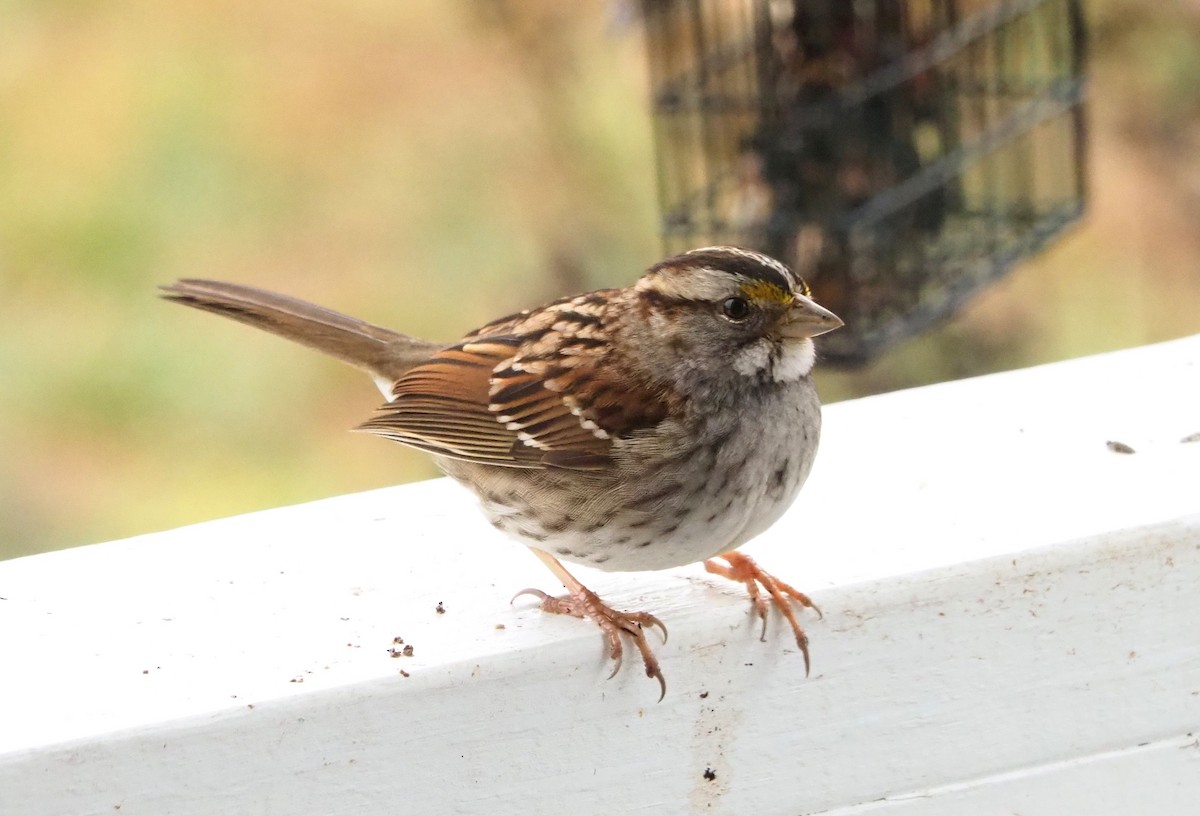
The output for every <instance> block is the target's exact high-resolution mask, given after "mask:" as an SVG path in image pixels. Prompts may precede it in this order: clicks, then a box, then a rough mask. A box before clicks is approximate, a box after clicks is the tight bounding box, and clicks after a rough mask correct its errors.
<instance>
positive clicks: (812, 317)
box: [779, 295, 845, 340]
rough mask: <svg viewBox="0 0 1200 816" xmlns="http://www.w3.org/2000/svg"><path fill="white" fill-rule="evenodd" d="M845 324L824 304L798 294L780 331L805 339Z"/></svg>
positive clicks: (796, 338)
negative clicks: (821, 304) (820, 304)
mask: <svg viewBox="0 0 1200 816" xmlns="http://www.w3.org/2000/svg"><path fill="white" fill-rule="evenodd" d="M843 325H845V324H844V323H842V319H841V318H840V317H838V316H837V315H835V314H834V313H833V312H831V311H829V310H828V309H826V308H825V307H824V306H818V305H817V302H816V301H814V300H813V299H812V298H808V297H805V296H804V295H796V299H795V300H794V301H792V307H791V309H790V310H789V311H788V313H787V316H786V317H785V318H784V323H783V326H782V327H780V330H779V333H780V334H782V335H783V336H784V337H789V338H792V339H794V340H803V339H804V338H806V337H816V336H817V335H818V334H824V333H825V332H831V331H833V330H834V329H837V328H841V327H842V326H843Z"/></svg>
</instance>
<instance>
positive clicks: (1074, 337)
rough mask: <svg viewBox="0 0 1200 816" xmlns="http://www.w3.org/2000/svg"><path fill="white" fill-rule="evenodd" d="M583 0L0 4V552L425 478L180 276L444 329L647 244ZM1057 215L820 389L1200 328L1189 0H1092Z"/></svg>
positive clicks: (344, 396)
mask: <svg viewBox="0 0 1200 816" xmlns="http://www.w3.org/2000/svg"><path fill="white" fill-rule="evenodd" d="M628 8H629V6H627V5H621V4H619V3H608V2H600V0H589V2H584V3H573V4H564V3H560V2H556V0H522V2H520V3H518V2H515V0H508V1H507V2H495V3H479V2H475V1H474V0H418V2H410V3H388V2H381V0H339V1H338V2H333V1H332V0H307V2H301V3H299V4H295V3H289V4H284V3H279V2H275V0H259V2H254V3H234V2H228V0H216V1H215V2H213V1H211V0H210V2H204V3H200V2H192V1H191V0H179V2H174V3H164V4H154V3H146V2H137V1H136V0H113V2H110V3H79V2H51V0H0V420H2V421H0V557H12V556H16V555H21V554H25V553H30V552H36V551H40V550H45V549H52V548H56V547H63V546H70V545H75V544H84V543H91V542H95V541H102V540H106V539H112V538H117V537H122V536H127V535H132V534H136V533H139V532H148V531H152V530H156V529H162V528H165V527H171V526H176V525H179V524H184V523H188V522H192V521H198V520H201V519H205V518H212V517H216V516H222V515H228V514H232V513H237V512H243V511H248V510H253V509H257V508H263V507H269V506H274V505H280V504H287V503H293V502H298V501H304V500H309V499H316V498H320V497H323V496H328V495H334V494H337V493H344V492H350V491H354V490H362V489H366V488H369V487H373V486H381V485H386V484H391V483H395V482H399V481H403V480H407V479H414V478H421V477H425V476H429V475H432V474H433V473H434V470H433V468H432V466H431V465H430V464H429V463H428V461H427V459H426V458H425V457H424V456H422V455H420V454H417V453H415V452H411V451H406V450H404V449H402V448H399V447H397V446H394V445H388V444H386V443H384V442H382V441H381V440H378V439H374V438H370V437H366V436H360V435H349V434H345V433H343V432H342V429H344V428H347V427H351V426H353V425H354V424H356V423H357V422H358V421H360V420H361V419H363V418H364V417H365V416H366V415H368V414H369V412H370V410H371V409H372V408H373V407H374V406H375V405H376V403H378V402H379V397H378V394H377V392H375V391H374V390H373V388H372V386H371V385H370V383H368V382H367V381H366V380H365V378H362V377H361V376H360V375H358V374H357V373H356V372H353V371H350V370H347V369H344V368H342V367H341V366H339V365H338V364H337V363H334V362H330V361H326V360H322V359H320V358H319V357H317V356H314V355H312V354H310V353H309V352H307V351H306V350H303V349H299V348H290V347H288V346H287V345H286V344H284V343H282V342H279V341H275V340H272V339H270V338H267V337H265V336H260V335H258V334H255V333H252V332H251V331H250V330H247V329H244V328H242V327H238V326H234V325H231V324H227V323H222V322H220V321H216V320H213V319H211V318H209V317H207V316H201V315H199V314H196V313H192V312H188V311H184V310H182V309H178V308H175V307H170V306H167V305H165V304H163V303H161V302H160V301H158V300H157V299H156V298H155V297H154V287H155V285H157V284H159V283H164V282H168V281H170V280H172V279H174V278H176V277H185V276H203V277H218V278H226V279H230V280H238V281H243V282H247V283H252V284H255V285H260V286H265V287H268V288H275V289H279V290H282V291H286V292H289V293H293V294H296V295H299V296H302V297H306V298H309V299H311V300H315V301H317V302H320V303H323V304H327V305H330V306H332V307H334V308H337V309H340V310H343V311H347V312H350V313H353V314H357V315H361V316H363V317H365V318H367V319H371V320H375V321H377V322H380V323H383V324H385V325H389V326H394V327H397V328H401V329H404V330H407V331H411V332H413V333H416V334H423V335H427V336H430V337H437V338H445V339H452V338H453V337H455V336H457V335H458V334H459V333H461V332H463V331H465V330H467V329H470V328H472V327H473V326H475V325H478V324H479V323H482V322H484V321H485V320H487V319H488V318H490V317H492V316H495V315H496V314H499V313H502V312H505V311H511V310H514V309H517V308H521V307H524V306H528V305H531V304H533V303H537V302H539V301H542V300H545V299H548V298H550V297H553V296H556V295H558V294H562V293H565V292H567V291H572V290H577V289H584V288H591V287H596V286H604V285H619V284H623V283H627V282H629V281H630V280H632V279H633V278H634V277H635V276H636V275H637V274H638V272H639V271H640V270H641V269H642V268H644V267H645V266H646V265H648V264H649V263H651V262H653V261H654V260H655V259H656V256H657V255H658V254H659V251H660V250H659V242H658V238H657V236H656V219H657V214H656V209H655V207H656V202H655V200H654V190H655V183H654V168H653V165H652V150H651V143H650V138H651V137H650V124H649V117H648V101H647V88H648V83H647V80H646V76H645V66H644V58H643V53H642V42H641V39H640V36H639V30H638V27H637V24H636V21H634V20H631V18H630V15H629V14H628ZM1090 12H1091V17H1092V21H1093V26H1094V28H1093V77H1094V81H1093V83H1092V97H1091V108H1090V112H1091V119H1092V134H1093V145H1092V147H1093V149H1092V156H1091V159H1092V161H1091V166H1092V190H1093V196H1092V202H1091V206H1090V211H1089V216H1088V218H1087V220H1086V222H1085V224H1084V225H1083V226H1081V227H1080V228H1078V229H1077V230H1075V231H1074V232H1073V233H1072V234H1071V235H1070V236H1069V237H1068V238H1067V239H1065V240H1064V241H1062V242H1061V243H1059V244H1058V245H1056V246H1055V247H1054V248H1053V249H1051V250H1050V251H1048V252H1046V253H1044V254H1043V255H1042V256H1040V257H1039V258H1037V259H1036V260H1034V261H1033V262H1031V263H1028V264H1025V265H1024V266H1023V267H1022V268H1021V269H1020V270H1018V271H1017V272H1016V273H1014V274H1013V275H1012V276H1010V277H1009V278H1008V279H1006V280H1005V281H1003V282H1002V283H1000V284H999V285H997V286H996V287H994V288H993V289H992V290H990V291H989V292H987V293H986V294H984V295H983V296H981V297H980V298H979V299H978V300H977V301H976V302H975V303H973V304H972V306H971V308H970V309H969V310H968V311H967V312H966V313H964V314H963V315H961V316H960V317H959V318H958V319H956V320H955V321H954V322H952V323H950V324H948V325H946V326H945V327H943V328H942V329H940V330H938V331H935V332H933V333H931V334H929V335H927V336H925V337H923V338H921V339H919V340H916V341H912V342H910V343H907V344H905V345H904V346H903V347H901V348H900V349H898V350H897V351H895V352H894V353H892V354H889V355H888V356H887V357H885V358H884V359H882V360H880V361H879V362H877V363H876V364H874V365H872V366H871V367H870V368H868V369H866V370H863V371H860V372H854V373H849V374H846V373H825V374H823V375H822V387H823V391H824V393H825V396H826V399H827V400H831V399H840V398H846V397H849V396H854V395H858V394H866V393H872V392H876V391H881V390H887V389H892V388H900V387H905V386H909V385H914V384H920V383H926V382H934V381H938V380H943V379H949V378H954V377H962V376H969V375H973V374H978V373H983V372H988V371H994V370H999V369H1005V368H1013V367H1017V366H1022V365H1028V364H1032V363H1037V362H1043V361H1048V360H1054V359H1062V358H1066V357H1071V356H1077V355H1080V354H1086V353H1092V352H1097V351H1104V350H1108V349H1114V348H1120V347H1124V346H1130V345H1136V344H1139V343H1145V342H1151V341H1155V340H1161V339H1167V338H1170V337H1176V336H1180V335H1183V334H1187V333H1191V332H1195V331H1198V330H1200V280H1198V278H1200V230H1197V229H1196V224H1198V223H1200V81H1198V80H1200V3H1197V2H1195V0H1186V1H1185V0H1166V1H1165V2H1162V3H1155V4H1147V3H1138V2H1133V0H1095V2H1093V4H1092V6H1091V9H1090Z"/></svg>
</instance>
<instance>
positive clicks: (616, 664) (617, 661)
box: [604, 649, 625, 680]
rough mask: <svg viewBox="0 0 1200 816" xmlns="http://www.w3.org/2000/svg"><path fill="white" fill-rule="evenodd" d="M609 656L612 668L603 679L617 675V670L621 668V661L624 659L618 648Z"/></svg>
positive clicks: (610, 678) (609, 678)
mask: <svg viewBox="0 0 1200 816" xmlns="http://www.w3.org/2000/svg"><path fill="white" fill-rule="evenodd" d="M609 657H611V658H612V662H613V670H612V671H610V672H609V673H608V677H605V678H604V679H605V680H612V679H613V678H614V677H616V676H617V672H619V671H620V670H621V662H622V661H623V660H624V659H625V658H624V655H622V654H621V651H620V650H619V649H618V650H617V653H616V654H613V655H609Z"/></svg>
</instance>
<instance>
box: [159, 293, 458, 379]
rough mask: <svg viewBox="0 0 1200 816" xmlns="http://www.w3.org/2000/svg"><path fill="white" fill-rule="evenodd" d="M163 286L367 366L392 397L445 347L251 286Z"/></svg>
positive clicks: (173, 296) (186, 299)
mask: <svg viewBox="0 0 1200 816" xmlns="http://www.w3.org/2000/svg"><path fill="white" fill-rule="evenodd" d="M160 288H161V289H162V292H163V294H162V296H163V297H164V298H166V299H167V300H171V301H174V302H176V303H182V304H183V305H184V306H191V307H193V308H195V309H201V310H203V311H206V312H212V313H213V314H219V315H224V316H225V317H228V318H230V319H231V320H236V321H238V322H239V323H245V324H246V325H248V326H254V327H255V328H258V329H263V330H264V331H268V332H270V333H272V334H277V335H279V336H280V337H285V338H287V339H288V340H292V341H294V342H297V343H300V344H301V345H305V346H308V347H309V348H312V349H316V350H317V351H320V352H323V353H325V354H328V355H330V356H331V357H336V358H337V359H339V360H342V361H343V362H346V363H349V364H350V365H352V366H355V367H357V368H361V369H363V370H364V371H366V372H367V373H368V374H370V375H371V377H372V378H373V379H374V380H375V383H376V384H377V385H378V386H379V388H380V390H381V391H383V393H384V395H385V396H386V397H388V398H389V399H391V386H392V385H393V384H394V383H395V382H396V380H398V379H400V377H401V376H403V374H404V373H405V372H406V371H408V370H409V369H410V368H412V367H413V366H415V365H418V364H420V363H423V362H425V361H426V360H428V359H429V358H430V357H432V356H433V354H434V353H436V352H437V351H438V350H440V349H442V348H443V346H442V345H441V344H438V343H431V342H429V341H428V340H421V339H419V338H416V337H410V336H408V335H406V334H400V333H399V332H394V331H392V330H391V329H385V328H383V327H381V326H375V325H373V324H371V323H367V322H365V321H363V320H359V319H358V318H354V317H350V316H349V315H344V314H341V313H339V312H335V311H333V310H331V309H326V308H324V307H322V306H317V305H315V304H312V303H308V302H306V301H303V300H299V299H298V298H293V297H288V296H287V295H280V294H277V293H275V292H268V291H266V290H265V289H255V288H253V287H251V286H241V285H239V284H236V283H224V282H221V281H211V280H197V279H185V280H180V281H176V282H175V283H173V284H171V285H170V286H163V287H160Z"/></svg>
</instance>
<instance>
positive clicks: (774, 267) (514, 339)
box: [163, 247, 842, 699]
mask: <svg viewBox="0 0 1200 816" xmlns="http://www.w3.org/2000/svg"><path fill="white" fill-rule="evenodd" d="M163 292H164V295H163V296H164V297H166V298H168V299H170V300H174V301H176V302H178V303H183V304H185V305H188V306H194V307H196V308H199V309H204V310H206V311H210V312H215V313H217V314H222V315H225V316H226V317H230V318H232V319H234V320H238V321H240V322H242V323H247V324H249V325H252V326H257V327H258V328H261V329H266V330H267V331H270V332H273V333H275V334H278V335H281V336H283V337H286V338H288V339H290V340H294V341H296V342H298V343H302V344H304V345H306V346H310V347H312V348H315V349H317V350H318V351H322V352H325V353H326V354H330V355H332V356H334V357H337V358H338V359H341V360H344V361H345V362H347V363H350V364H352V365H355V366H357V367H359V368H362V369H364V370H366V371H367V373H369V374H370V375H371V376H372V377H373V378H374V380H375V382H376V383H377V384H378V385H379V388H380V390H382V391H383V393H384V395H385V396H386V397H387V398H388V402H387V403H386V404H385V405H383V406H382V407H381V408H380V409H379V410H378V411H377V412H376V415H375V417H374V418H373V419H371V420H369V421H368V422H366V423H364V424H363V425H361V426H360V428H361V429H362V430H365V431H369V432H371V433H375V434H379V435H380V436H384V437H387V438H389V439H394V440H396V441H397V442H401V443H403V444H406V445H410V446H412V447H415V448H420V449H421V450H424V451H428V452H429V453H431V454H433V456H434V459H435V461H436V462H437V463H438V465H439V466H440V467H441V468H442V469H443V470H444V471H445V472H446V473H447V474H449V475H450V476H451V477H452V478H454V479H456V480H458V481H459V482H461V483H462V484H464V485H466V486H467V487H468V488H470V489H471V490H472V491H474V492H475V493H476V494H477V495H478V496H479V498H480V501H481V503H482V505H483V510H484V512H485V513H486V514H487V517H488V518H489V520H490V521H491V522H492V524H494V525H495V526H496V527H498V528H499V529H501V530H503V531H504V532H506V533H509V534H511V535H513V536H515V537H516V538H518V539H520V540H521V541H522V543H524V544H526V545H528V546H529V547H530V548H532V550H533V552H534V553H535V554H536V555H538V557H539V558H541V559H542V561H544V562H545V563H546V565H547V566H549V567H550V569H551V570H552V571H553V572H554V574H555V575H556V576H558V578H559V579H560V580H561V581H562V583H563V585H564V586H565V587H566V588H567V590H568V591H569V593H570V594H569V595H567V596H565V597H563V598H552V597H550V596H548V595H546V594H545V593H542V592H540V591H539V590H523V591H522V593H518V594H523V593H531V594H535V595H537V596H538V597H539V598H541V601H542V607H543V608H544V609H546V610H547V611H550V612H561V613H567V614H572V615H576V616H580V617H589V618H592V619H593V620H595V621H596V622H597V623H598V624H599V625H600V628H601V629H602V630H603V631H604V633H605V635H606V637H607V639H608V643H609V648H610V654H611V657H612V658H613V660H614V661H616V667H614V669H613V673H614V674H615V673H616V671H617V668H619V666H620V659H621V653H622V645H621V636H620V635H621V632H625V633H626V634H628V635H630V636H631V637H632V638H633V641H634V643H635V644H636V645H637V648H638V650H639V651H640V652H641V655H642V659H643V661H644V663H645V667H646V674H647V675H648V676H650V677H654V678H656V679H657V680H658V681H659V683H660V685H661V686H662V690H663V693H664V694H665V693H666V683H665V681H664V679H663V675H662V672H661V670H660V669H659V666H658V662H657V660H656V659H655V657H654V655H653V654H652V653H651V651H650V648H649V645H648V644H647V642H646V637H645V633H644V631H643V626H658V627H659V628H660V629H662V632H663V637H664V639H665V637H666V628H665V627H664V626H663V625H662V623H661V622H660V621H659V620H658V619H657V618H656V617H654V616H653V615H650V614H648V613H645V612H619V611H617V610H614V609H611V608H610V607H608V606H606V605H605V604H604V603H603V602H602V601H601V600H600V599H599V598H598V597H597V596H596V595H595V594H594V593H593V592H591V591H590V590H588V589H587V588H586V587H584V586H583V585H582V584H581V583H579V581H577V580H576V579H575V578H574V577H573V576H572V575H571V574H570V573H568V572H567V570H566V569H565V568H564V567H563V566H562V564H561V563H560V562H559V560H558V559H560V558H561V559H566V560H569V561H575V562H579V563H582V564H589V565H591V566H595V567H599V568H600V569H605V570H622V571H624V570H657V569H666V568H668V567H676V566H680V565H683V564H690V563H693V562H696V561H705V567H706V568H707V569H708V570H709V571H710V572H713V573H716V574H719V575H723V576H725V577H727V578H730V579H732V580H736V581H741V582H743V583H745V584H746V586H747V588H748V590H749V591H750V595H751V598H752V600H753V602H754V605H755V609H756V611H757V614H758V615H759V616H760V617H761V618H762V620H763V627H764V632H765V627H766V615H767V610H768V601H767V600H766V599H765V598H764V597H763V596H762V594H761V593H760V591H759V586H760V585H761V587H762V588H763V589H765V590H766V591H767V593H768V595H769V596H770V598H771V601H772V602H774V604H775V605H776V606H777V607H778V608H779V609H780V610H781V612H782V613H783V614H784V615H785V617H786V618H787V620H788V621H789V623H790V624H791V627H792V630H793V631H794V633H795V635H796V641H797V644H798V645H799V647H800V649H801V650H802V652H803V653H804V665H805V671H806V672H807V671H808V663H809V661H808V645H807V638H806V637H805V635H804V632H803V630H802V629H801V627H800V625H799V623H798V622H797V621H796V617H795V612H794V610H793V609H792V606H791V602H792V601H795V602H798V603H799V604H801V605H802V606H808V607H811V608H814V609H815V607H814V606H813V604H812V602H811V601H810V600H809V599H808V598H807V597H806V596H805V595H803V593H800V592H798V591H796V590H795V589H793V588H792V587H790V586H788V585H787V584H785V583H783V582H781V581H778V580H777V579H775V578H773V577H772V576H771V575H769V574H767V573H766V572H764V571H762V570H761V569H760V568H759V567H758V566H757V565H756V564H755V563H754V562H753V561H752V560H751V559H749V558H748V557H747V556H744V555H741V554H740V553H736V552H733V550H734V549H735V548H737V547H739V546H741V545H742V544H745V543H746V542H747V541H749V540H750V539H751V538H753V537H754V536H756V535H758V534H759V533H761V532H762V531H764V530H766V529H767V528H768V527H770V526H771V524H773V523H774V522H775V520H776V519H778V518H779V516H780V515H782V513H783V512H784V510H785V509H787V507H788V506H789V505H790V504H791V503H792V500H793V499H794V498H795V496H796V493H797V492H798V491H799V489H800V486H801V485H802V484H803V483H804V480H805V478H806V477H807V476H808V472H809V469H810V468H811V467H812V463H813V458H814V456H815V454H816V450H817V438H818V435H819V433H820V427H821V408H820V403H819V402H818V400H817V393H816V389H815V388H814V386H813V383H812V379H811V377H810V372H811V370H812V367H813V362H814V360H815V353H814V350H813V342H812V339H811V338H812V337H814V336H816V335H818V334H822V333H824V332H827V331H831V330H833V329H836V328H837V327H839V326H841V325H842V321H841V320H839V319H838V318H837V317H836V316H835V315H834V314H832V313H831V312H829V311H827V310H826V309H823V308H822V307H820V306H818V305H817V304H816V303H815V302H813V300H812V299H811V298H810V297H809V292H808V288H807V286H806V285H805V284H804V282H803V281H802V280H800V278H799V277H798V276H796V275H794V274H792V272H791V271H789V270H788V269H787V267H785V266H784V265H783V264H781V263H779V262H778V261H775V260H774V259H772V258H769V257H767V256H765V255H760V254H759V253H756V252H751V251H748V250H743V249H737V248H734V247H707V248H704V249H696V250H692V251H691V252H687V253H685V254H683V255H678V256H675V257H673V258H668V259H667V260H665V261H662V262H661V263H659V264H657V265H655V266H653V267H651V268H650V269H649V270H648V271H647V272H646V273H645V275H643V276H642V278H641V279H640V280H638V281H637V282H636V283H634V284H633V285H632V286H628V287H625V288H623V289H602V290H600V291H596V292H590V293H587V294H583V295H577V296H575V297H569V298H564V299H562V300H558V301H555V302H554V303H551V304H549V305H546V306H543V307H541V308H539V309H533V310H530V311H526V312H521V313H520V314H515V315H511V316H509V317H504V318H501V319H499V320H496V321H494V322H492V323H489V324H488V325H486V326H484V327H482V328H480V329H477V330H475V331H473V332H471V333H470V334H468V335H467V336H466V337H465V338H464V339H463V340H461V341H460V342H458V343H455V344H453V345H449V346H447V345H442V344H439V343H431V342H428V341H425V340H419V339H416V338H412V337H408V336H406V335H403V334H398V333H396V332H393V331H390V330H388V329H383V328H380V327H378V326H373V325H371V324H369V323H364V322H363V321H361V320H356V319H354V318H351V317H347V316H345V315H342V314H338V313H337V312H332V311H329V310H328V309H323V308H321V307H319V306H314V305H312V304H309V303H305V302H304V301H300V300H296V299H294V298H290V297H286V296H284V295H278V294H274V293H272V292H266V291H263V290H259V289H252V288H249V287H245V286H238V285H235V284H229V283H219V282H215V281H203V280H181V281H179V282H177V283H175V284H173V285H171V286H165V287H163ZM717 557H720V558H722V559H723V561H724V563H721V562H718V561H715V560H712V559H715V558H717ZM660 699H661V698H660Z"/></svg>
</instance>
